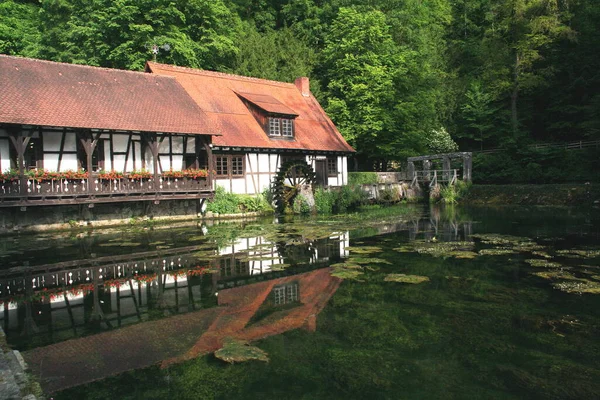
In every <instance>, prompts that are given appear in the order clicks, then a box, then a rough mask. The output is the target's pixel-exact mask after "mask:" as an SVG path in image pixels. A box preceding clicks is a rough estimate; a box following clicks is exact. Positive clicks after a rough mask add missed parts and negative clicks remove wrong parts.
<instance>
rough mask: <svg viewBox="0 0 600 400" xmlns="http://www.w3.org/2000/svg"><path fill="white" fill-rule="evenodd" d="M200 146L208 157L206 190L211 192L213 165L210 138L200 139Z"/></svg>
mask: <svg viewBox="0 0 600 400" xmlns="http://www.w3.org/2000/svg"><path fill="white" fill-rule="evenodd" d="M201 140H202V144H203V145H204V149H205V150H206V155H207V157H208V176H207V186H208V189H210V190H212V189H213V168H214V163H213V153H212V146H211V144H210V140H211V138H210V136H208V137H207V138H204V137H202V138H201Z"/></svg>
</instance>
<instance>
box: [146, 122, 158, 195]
mask: <svg viewBox="0 0 600 400" xmlns="http://www.w3.org/2000/svg"><path fill="white" fill-rule="evenodd" d="M142 140H144V141H145V143H146V145H147V146H148V149H150V153H152V161H153V162H152V164H153V172H154V191H155V192H158V189H159V187H160V182H159V180H160V177H159V174H158V152H159V149H160V143H161V142H160V141H159V140H158V135H156V134H154V133H146V134H142Z"/></svg>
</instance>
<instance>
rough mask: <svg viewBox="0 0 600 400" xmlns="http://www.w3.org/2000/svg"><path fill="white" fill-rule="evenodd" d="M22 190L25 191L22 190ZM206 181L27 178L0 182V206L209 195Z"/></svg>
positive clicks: (181, 179) (183, 179) (200, 179)
mask: <svg viewBox="0 0 600 400" xmlns="http://www.w3.org/2000/svg"><path fill="white" fill-rule="evenodd" d="M23 188H26V189H25V190H26V191H24V190H23ZM211 191H212V188H211V187H210V184H209V180H208V179H207V178H187V177H183V178H173V177H164V176H161V177H160V178H159V179H158V180H157V181H155V180H154V178H149V179H148V178H129V177H122V178H115V179H106V178H105V179H102V178H99V177H93V176H92V177H91V178H89V179H52V180H43V181H40V180H37V179H35V178H27V179H26V185H21V180H20V179H18V178H17V179H12V180H4V181H0V204H1V203H6V202H15V201H20V202H28V201H34V202H39V201H43V200H51V199H52V200H61V199H79V200H84V199H88V200H90V201H91V200H93V199H101V198H108V197H115V196H122V197H128V196H134V197H140V196H149V195H169V194H170V195H177V194H179V195H184V194H200V193H205V192H211Z"/></svg>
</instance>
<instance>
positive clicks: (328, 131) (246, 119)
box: [147, 62, 354, 152]
mask: <svg viewBox="0 0 600 400" xmlns="http://www.w3.org/2000/svg"><path fill="white" fill-rule="evenodd" d="M147 70H148V71H150V72H152V73H154V74H158V75H166V76H173V77H175V78H176V79H177V81H178V82H179V83H180V84H181V85H182V86H183V87H184V88H185V90H187V92H188V93H189V95H190V96H191V97H192V98H193V99H194V101H195V102H196V104H198V106H199V107H200V108H201V109H202V110H203V111H204V112H206V113H207V114H208V115H209V116H210V117H211V118H212V119H213V121H214V122H215V123H216V124H217V127H218V129H219V131H220V133H221V134H222V136H221V137H215V138H214V139H213V143H214V144H215V145H216V146H222V147H253V148H269V149H277V148H280V149H297V150H314V151H337V152H353V151H354V149H353V148H352V147H351V146H350V145H349V144H348V143H346V141H345V140H344V138H343V137H342V135H340V133H339V132H338V130H337V128H336V127H335V125H334V124H333V122H331V120H330V119H329V117H328V116H327V114H326V113H325V111H324V110H323V109H322V108H321V106H320V105H319V103H318V102H317V100H316V99H315V97H314V96H313V95H312V94H308V95H302V93H301V92H300V90H299V89H298V88H297V87H296V85H294V84H293V83H284V82H277V81H269V80H265V79H257V78H248V77H243V76H238V75H231V74H224V73H220V72H211V71H204V70H198V69H192V68H184V67H176V66H172V65H165V64H157V63H154V62H148V64H147ZM240 96H241V97H243V98H245V99H247V100H248V101H250V102H252V103H254V104H256V105H257V106H258V107H260V108H262V109H263V110H265V111H267V112H271V113H281V114H290V113H292V114H295V115H298V116H297V117H296V118H295V130H294V132H295V140H281V139H271V138H269V137H268V136H267V134H266V133H265V131H264V130H263V128H262V127H261V126H260V124H259V123H258V122H257V121H256V119H255V118H254V117H253V116H252V114H251V112H250V110H249V109H248V107H247V106H246V105H245V104H244V102H243V101H242V99H241V98H240Z"/></svg>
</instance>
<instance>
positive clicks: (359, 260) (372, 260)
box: [348, 257, 392, 265]
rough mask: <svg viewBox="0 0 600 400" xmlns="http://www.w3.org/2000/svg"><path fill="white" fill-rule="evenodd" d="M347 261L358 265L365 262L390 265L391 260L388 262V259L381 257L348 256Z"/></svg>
mask: <svg viewBox="0 0 600 400" xmlns="http://www.w3.org/2000/svg"><path fill="white" fill-rule="evenodd" d="M348 263H351V264H360V265H366V264H387V265H392V263H391V262H389V261H388V260H384V259H383V258H373V257H370V258H362V257H350V258H349V259H348Z"/></svg>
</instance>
